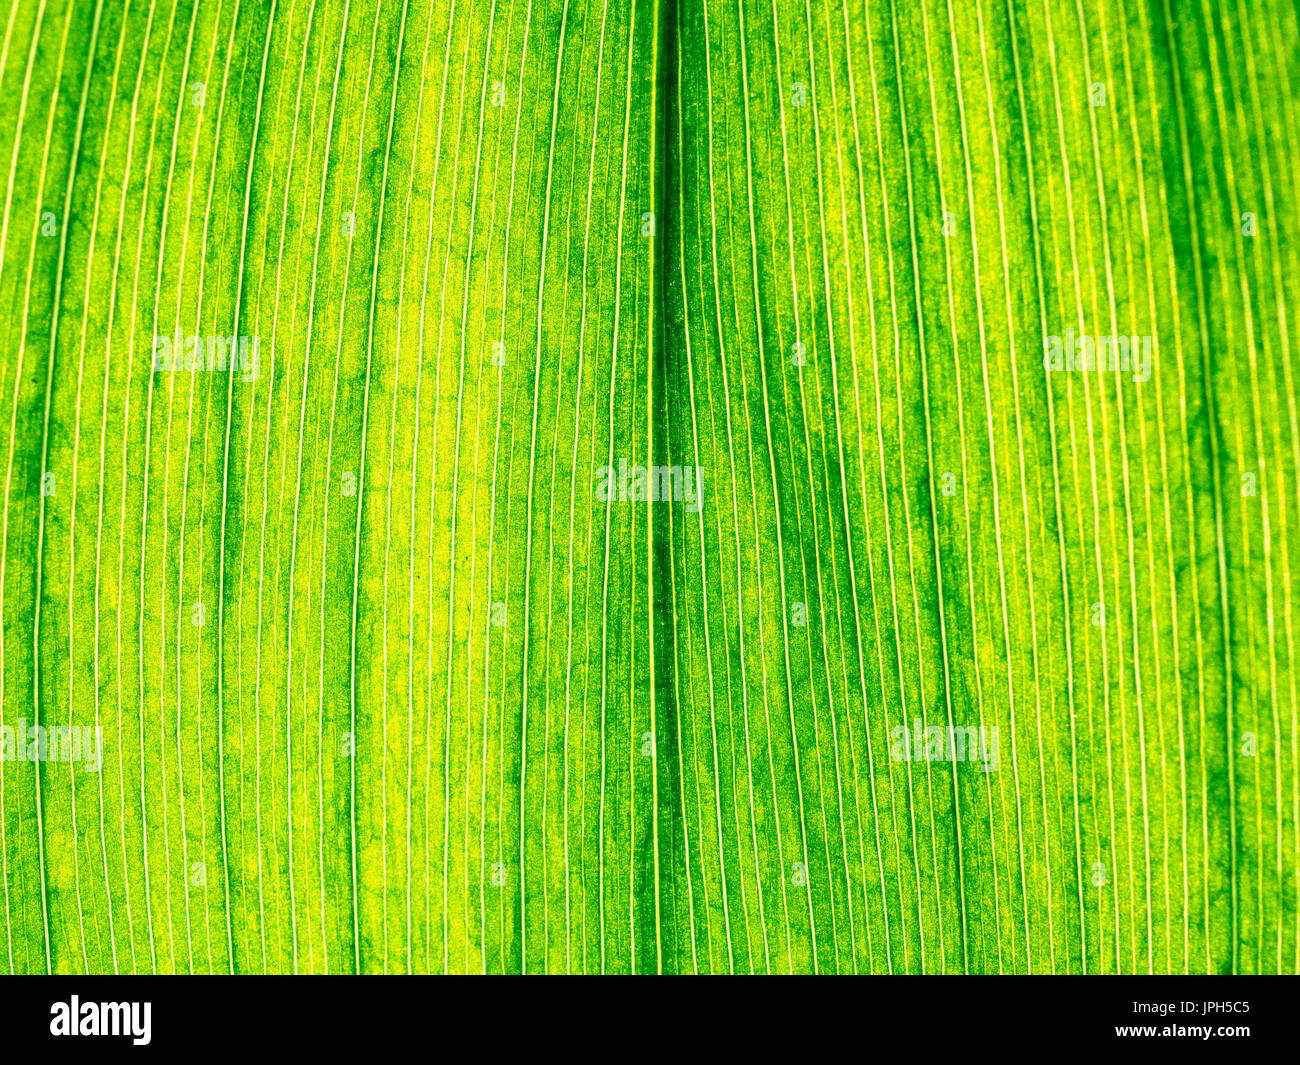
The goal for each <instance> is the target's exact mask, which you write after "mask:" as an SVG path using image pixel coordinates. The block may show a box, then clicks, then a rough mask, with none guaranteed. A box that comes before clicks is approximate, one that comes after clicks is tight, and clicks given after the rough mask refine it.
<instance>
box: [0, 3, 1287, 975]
mask: <svg viewBox="0 0 1300 1065" xmlns="http://www.w3.org/2000/svg"><path fill="white" fill-rule="evenodd" d="M2 32H3V39H2V41H0V195H2V196H3V204H2V205H0V211H2V213H0V336H2V338H3V339H2V340H0V462H3V464H4V470H5V473H4V492H5V498H4V518H3V533H2V537H3V544H2V553H0V723H2V724H3V725H4V726H6V727H8V728H10V729H13V728H16V727H17V726H18V723H19V720H20V719H23V720H24V721H25V723H26V724H27V725H29V726H30V725H32V724H33V723H36V722H39V723H40V725H41V727H43V728H50V727H53V726H57V725H74V726H81V727H89V728H90V729H91V730H92V731H93V729H94V728H96V727H99V728H102V730H103V748H104V750H103V765H102V768H101V769H100V771H99V772H88V771H86V768H85V765H84V764H78V763H76V762H72V761H49V760H47V761H44V762H39V763H33V762H31V761H26V760H24V761H18V760H0V874H2V878H3V884H4V900H3V911H2V912H3V918H2V920H3V928H4V935H3V943H2V944H0V959H3V965H0V969H3V970H5V971H11V972H46V971H54V972H83V971H90V972H115V971H117V972H150V971H157V972H210V971H211V972H230V971H234V972H263V971H272V972H293V971H298V972H319V971H328V972H352V971H358V970H359V971H366V972H428V971H432V972H442V971H451V972H494V973H495V972H519V971H527V972H542V971H550V972H565V971H574V972H578V971H582V972H611V973H614V972H618V973H625V972H638V973H640V972H655V971H662V972H692V971H708V972H751V971H760V972H765V971H773V972H786V971H798V972H813V971H817V972H876V973H884V972H920V971H924V972H1030V971H1032V972H1184V971H1187V972H1207V971H1208V972H1231V971H1241V972H1278V971H1281V972H1296V971H1297V970H1298V969H1300V903H1298V901H1297V891H1298V889H1300V885H1298V883H1297V877H1298V869H1300V757H1298V754H1297V717H1296V715H1297V677H1298V674H1300V663H1298V662H1297V658H1296V653H1297V640H1298V639H1300V633H1298V632H1297V631H1296V627H1297V624H1298V623H1300V622H1298V620H1297V618H1296V616H1295V610H1294V609H1293V602H1294V601H1295V600H1296V599H1297V597H1300V583H1297V581H1296V580H1295V578H1294V576H1293V574H1294V573H1295V572H1296V571H1297V569H1298V568H1300V518H1298V517H1297V508H1300V427H1298V425H1297V404H1298V403H1300V388H1298V387H1297V377H1296V368H1295V367H1296V362H1297V359H1300V353H1297V352H1293V351H1292V348H1293V347H1296V346H1297V344H1296V341H1295V333H1294V325H1293V324H1292V323H1293V321H1294V318H1295V315H1296V313H1297V312H1296V311H1295V310H1294V308H1295V307H1296V306H1297V296H1298V295H1300V292H1298V290H1300V229H1298V226H1300V223H1298V222H1297V218H1298V217H1300V216H1298V213H1297V211H1298V209H1300V162H1297V160H1300V122H1298V121H1297V117H1298V116H1297V109H1298V108H1300V92H1297V88H1296V86H1297V85H1300V26H1298V25H1297V16H1296V12H1295V9H1294V7H1293V6H1291V5H1288V4H1284V3H1280V2H1275V0H1224V2H1222V3H1211V2H1210V0H1188V2H1187V3H1184V4H1173V3H1172V0H1103V2H1101V3H1090V4H1087V5H1084V4H1082V3H1071V2H1069V0H1033V2H1028V3H1023V4H1021V3H1011V2H1009V0H1005V2H1004V0H969V2H963V3H951V2H948V0H942V2H940V0H906V2H904V0H870V2H867V0H818V2H813V0H622V2H619V3H614V4H598V3H594V2H582V3H579V2H576V0H573V2H570V0H544V2H543V0H437V2H433V3H425V2H420V0H288V2H285V0H261V2H259V3H253V2H246V0H205V2H203V3H202V4H198V3H193V2H184V3H177V4H172V3H170V2H168V0H158V2H156V3H154V2H146V0H120V2H118V3H102V2H94V0H78V2H73V3H66V2H54V0H17V2H16V4H15V5H14V6H12V7H11V9H10V13H9V16H8V18H7V20H6V21H4V23H3V30H2ZM1067 330H1069V331H1070V333H1071V335H1084V336H1090V337H1098V336H1107V337H1109V336H1114V335H1119V334H1123V335H1125V336H1149V337H1152V338H1154V362H1153V365H1152V367H1151V374H1150V378H1149V380H1145V381H1137V380H1135V379H1134V375H1133V374H1132V373H1121V372H1118V371H1107V372H1097V371H1095V370H1094V371H1092V372H1083V371H1074V372H1069V371H1062V372H1051V373H1049V372H1046V371H1045V367H1044V348H1045V338H1049V337H1053V336H1060V337H1064V336H1065V335H1066V332H1067ZM178 332H179V333H180V334H181V335H183V336H189V335H197V336H201V337H207V336H214V337H215V336H222V337H229V336H241V335H242V336H248V337H256V338H258V342H259V347H258V353H259V362H258V367H257V372H256V374H251V373H242V372H237V373H229V372H218V371H212V372H209V371H208V370H206V369H204V370H201V371H198V372H191V371H189V370H181V371H178V372H172V371H170V370H167V369H155V368H154V365H153V357H154V338H155V336H157V335H165V336H172V335H174V334H176V333H178ZM620 460H626V462H627V463H628V464H629V465H635V464H638V463H640V464H643V465H649V464H655V465H659V466H678V467H688V466H690V467H700V468H701V469H702V471H703V475H702V477H703V480H702V496H701V498H702V506H700V507H698V508H697V507H693V506H691V505H689V502H688V501H681V502H667V501H658V502H653V503H649V502H633V501H619V500H618V499H614V500H606V499H604V498H602V497H601V493H600V492H598V487H599V486H600V484H601V480H602V478H601V476H600V475H599V473H598V470H599V468H600V467H602V466H606V465H613V466H615V467H617V466H618V464H619V462H620ZM43 487H44V491H43ZM918 720H919V721H920V722H922V725H923V727H937V726H942V727H944V728H947V727H948V726H958V727H973V728H976V729H979V728H984V729H985V730H991V729H992V728H994V727H996V728H997V730H998V748H997V749H998V764H997V768H996V770H995V771H993V772H987V773H986V772H982V771H981V764H980V763H979V762H977V761H949V760H902V759H899V758H896V757H894V756H893V755H894V754H897V753H898V751H899V748H900V745H899V744H898V743H897V742H896V741H895V735H896V733H895V731H894V730H896V729H898V728H900V727H903V726H907V727H908V728H911V727H912V725H913V722H915V721H918ZM985 735H989V733H988V732H986V733H985ZM902 746H906V744H903V745H902Z"/></svg>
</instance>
